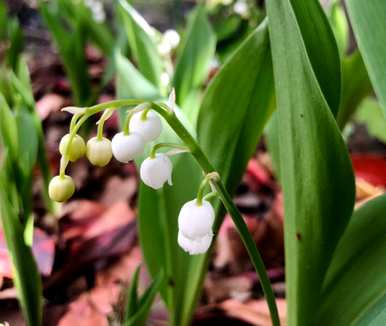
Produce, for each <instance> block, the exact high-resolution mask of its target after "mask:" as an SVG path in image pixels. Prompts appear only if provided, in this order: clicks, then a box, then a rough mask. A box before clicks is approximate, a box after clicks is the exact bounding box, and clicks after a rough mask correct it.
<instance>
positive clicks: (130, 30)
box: [118, 0, 162, 88]
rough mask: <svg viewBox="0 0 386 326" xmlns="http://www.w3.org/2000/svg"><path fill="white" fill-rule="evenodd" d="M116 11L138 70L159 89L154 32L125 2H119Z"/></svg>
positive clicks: (125, 0) (120, 0) (160, 67)
mask: <svg viewBox="0 0 386 326" xmlns="http://www.w3.org/2000/svg"><path fill="white" fill-rule="evenodd" d="M118 10H119V12H120V14H121V17H122V21H123V24H124V27H125V30H126V34H127V38H128V41H129V46H130V49H131V51H132V53H133V57H134V60H135V61H136V63H137V64H138V67H139V70H140V71H141V72H142V74H143V75H144V76H145V77H146V78H147V79H148V80H149V81H150V82H151V83H153V84H154V85H156V86H157V87H158V88H160V87H161V79H160V78H161V72H162V61H161V58H160V55H159V53H158V50H157V46H156V44H155V42H154V40H153V38H154V35H153V34H155V32H154V31H153V30H152V28H151V27H150V26H149V25H148V24H147V23H146V21H145V20H144V19H143V18H142V17H141V16H140V14H139V13H138V12H137V11H136V10H135V9H134V8H133V7H132V6H130V5H129V4H128V2H127V0H119V5H118Z"/></svg>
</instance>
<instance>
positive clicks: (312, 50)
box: [286, 0, 341, 116]
mask: <svg viewBox="0 0 386 326" xmlns="http://www.w3.org/2000/svg"><path fill="white" fill-rule="evenodd" d="M286 1H289V2H290V3H291V7H292V11H293V12H294V14H295V16H296V19H297V26H298V28H299V30H300V33H301V35H302V37H303V43H304V46H305V49H306V51H307V54H308V58H309V61H310V63H311V66H312V69H313V71H314V73H315V76H316V78H317V80H318V82H319V87H320V88H321V90H322V93H323V95H324V97H325V99H326V101H327V103H328V105H329V107H330V109H331V111H332V113H333V114H334V115H335V116H336V115H337V113H338V110H339V103H340V92H341V72H340V69H341V68H340V61H339V50H338V46H337V44H336V42H335V38H334V33H333V31H332V29H331V27H330V24H329V22H328V19H327V17H326V15H325V14H324V11H323V9H322V7H321V5H320V3H319V1H316V0H308V1H296V0H286ZM287 33H288V31H287Z"/></svg>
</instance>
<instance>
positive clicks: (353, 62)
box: [337, 51, 372, 129]
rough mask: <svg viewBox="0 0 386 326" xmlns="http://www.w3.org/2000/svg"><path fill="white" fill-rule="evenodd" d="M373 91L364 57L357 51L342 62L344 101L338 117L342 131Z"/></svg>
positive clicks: (342, 100)
mask: <svg viewBox="0 0 386 326" xmlns="http://www.w3.org/2000/svg"><path fill="white" fill-rule="evenodd" d="M371 90H372V87H371V83H370V80H369V76H368V74H367V70H366V67H365V65H364V63H363V60H362V57H361V55H360V53H359V52H358V51H355V52H354V53H353V54H351V55H350V56H348V57H345V58H344V59H343V61H342V99H341V103H340V109H339V112H338V116H337V121H338V125H339V127H340V128H341V129H343V128H344V126H345V125H346V123H347V122H348V121H349V120H350V117H351V116H352V114H353V113H354V112H355V110H356V109H357V108H358V105H359V104H360V103H361V101H362V100H363V99H364V98H365V97H366V96H367V95H368V94H369V93H370V92H371Z"/></svg>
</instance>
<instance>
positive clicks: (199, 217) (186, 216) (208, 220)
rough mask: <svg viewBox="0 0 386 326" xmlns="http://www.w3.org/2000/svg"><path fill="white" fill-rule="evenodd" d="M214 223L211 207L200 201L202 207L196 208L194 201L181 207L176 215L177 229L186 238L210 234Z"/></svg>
mask: <svg viewBox="0 0 386 326" xmlns="http://www.w3.org/2000/svg"><path fill="white" fill-rule="evenodd" d="M213 222H214V210H213V207H212V205H211V204H210V203H209V202H208V201H206V200H203V201H202V205H201V206H198V205H197V201H196V200H195V199H194V200H192V201H189V202H187V203H185V204H184V206H182V208H181V211H180V214H179V215H178V227H179V230H180V232H182V233H183V234H184V235H185V236H186V237H189V238H197V237H202V236H204V235H205V234H208V233H211V232H212V225H213Z"/></svg>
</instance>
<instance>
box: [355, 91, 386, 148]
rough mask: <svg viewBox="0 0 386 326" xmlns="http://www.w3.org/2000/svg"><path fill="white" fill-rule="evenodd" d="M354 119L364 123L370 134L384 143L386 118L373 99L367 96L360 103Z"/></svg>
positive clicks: (385, 139) (385, 140) (385, 138)
mask: <svg viewBox="0 0 386 326" xmlns="http://www.w3.org/2000/svg"><path fill="white" fill-rule="evenodd" d="M355 121H357V122H360V123H363V124H365V125H366V127H367V131H368V132H369V134H370V135H371V136H373V137H375V138H377V139H379V140H380V141H382V142H384V143H386V120H385V116H384V115H383V112H382V108H381V107H380V106H379V103H378V102H377V101H376V100H375V99H373V98H370V97H369V98H367V99H365V100H364V101H363V102H362V103H361V104H360V106H359V108H358V112H357V113H356V115H355Z"/></svg>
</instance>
